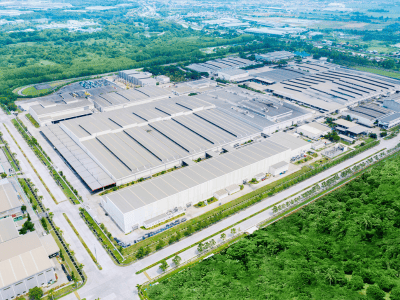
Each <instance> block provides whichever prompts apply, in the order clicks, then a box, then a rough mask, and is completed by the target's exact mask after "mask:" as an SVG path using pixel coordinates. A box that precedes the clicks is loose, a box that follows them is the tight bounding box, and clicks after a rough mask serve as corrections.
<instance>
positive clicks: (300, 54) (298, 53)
mask: <svg viewBox="0 0 400 300" xmlns="http://www.w3.org/2000/svg"><path fill="white" fill-rule="evenodd" d="M294 55H295V56H300V57H301V58H304V57H309V56H311V54H309V53H307V52H304V51H302V52H298V51H296V52H295V53H294Z"/></svg>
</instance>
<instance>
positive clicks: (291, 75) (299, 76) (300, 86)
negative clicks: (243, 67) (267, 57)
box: [256, 62, 400, 113]
mask: <svg viewBox="0 0 400 300" xmlns="http://www.w3.org/2000/svg"><path fill="white" fill-rule="evenodd" d="M271 72H273V71H271ZM279 72H281V74H279ZM264 73H265V74H264ZM264 73H260V74H256V75H257V77H265V78H267V79H270V78H268V73H270V72H264ZM275 73H277V74H273V75H274V77H278V79H279V81H278V80H275V82H276V83H274V84H272V85H268V86H266V87H265V91H268V92H271V93H272V94H273V95H275V96H278V97H281V98H283V99H287V100H289V101H293V102H295V103H297V104H301V105H305V106H307V107H310V108H313V109H316V110H318V111H320V112H323V113H326V112H334V111H337V110H340V109H342V108H345V107H349V106H355V105H357V104H358V103H361V102H363V101H365V100H369V99H374V98H377V97H379V96H382V95H385V96H387V95H390V94H393V93H396V92H397V91H400V83H399V81H398V80H395V79H392V78H388V77H384V76H379V75H373V74H370V73H366V72H361V71H355V70H350V69H343V68H339V67H338V66H335V65H332V64H329V63H323V62H320V63H318V64H317V63H307V64H297V65H293V66H291V67H287V68H283V69H278V70H275ZM279 75H281V77H279Z"/></svg>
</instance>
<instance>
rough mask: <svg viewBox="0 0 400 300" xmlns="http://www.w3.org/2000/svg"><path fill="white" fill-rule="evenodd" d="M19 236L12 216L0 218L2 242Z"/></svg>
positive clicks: (0, 240)
mask: <svg viewBox="0 0 400 300" xmlns="http://www.w3.org/2000/svg"><path fill="white" fill-rule="evenodd" d="M18 236H19V233H18V230H17V227H15V223H14V219H13V218H11V217H8V218H3V219H0V243H4V242H6V241H8V240H12V239H13V238H16V237H18Z"/></svg>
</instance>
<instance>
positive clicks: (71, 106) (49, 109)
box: [31, 99, 93, 117]
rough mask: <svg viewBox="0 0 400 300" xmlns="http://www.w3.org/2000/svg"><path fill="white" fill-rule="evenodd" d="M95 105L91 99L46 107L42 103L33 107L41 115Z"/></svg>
mask: <svg viewBox="0 0 400 300" xmlns="http://www.w3.org/2000/svg"><path fill="white" fill-rule="evenodd" d="M91 105H93V104H92V103H91V102H90V101H89V100H86V99H85V100H80V101H76V102H72V103H68V104H57V105H54V106H48V107H44V106H43V105H42V104H38V105H32V106H31V108H32V109H33V110H34V111H35V113H36V114H37V115H38V117H40V116H41V115H47V114H52V113H59V112H65V113H67V112H68V111H69V110H73V109H77V108H81V107H82V108H83V107H86V106H91Z"/></svg>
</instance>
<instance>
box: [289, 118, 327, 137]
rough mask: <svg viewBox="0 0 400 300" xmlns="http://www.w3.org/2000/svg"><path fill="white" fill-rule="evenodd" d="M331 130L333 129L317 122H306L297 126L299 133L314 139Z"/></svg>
mask: <svg viewBox="0 0 400 300" xmlns="http://www.w3.org/2000/svg"><path fill="white" fill-rule="evenodd" d="M330 131H332V129H331V128H330V127H328V126H325V125H322V124H320V123H317V122H312V123H308V124H304V125H302V126H300V127H297V128H296V132H297V133H299V134H303V135H304V136H306V137H308V138H310V139H313V140H318V139H319V138H320V137H321V136H324V135H327V134H328V132H330Z"/></svg>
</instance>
